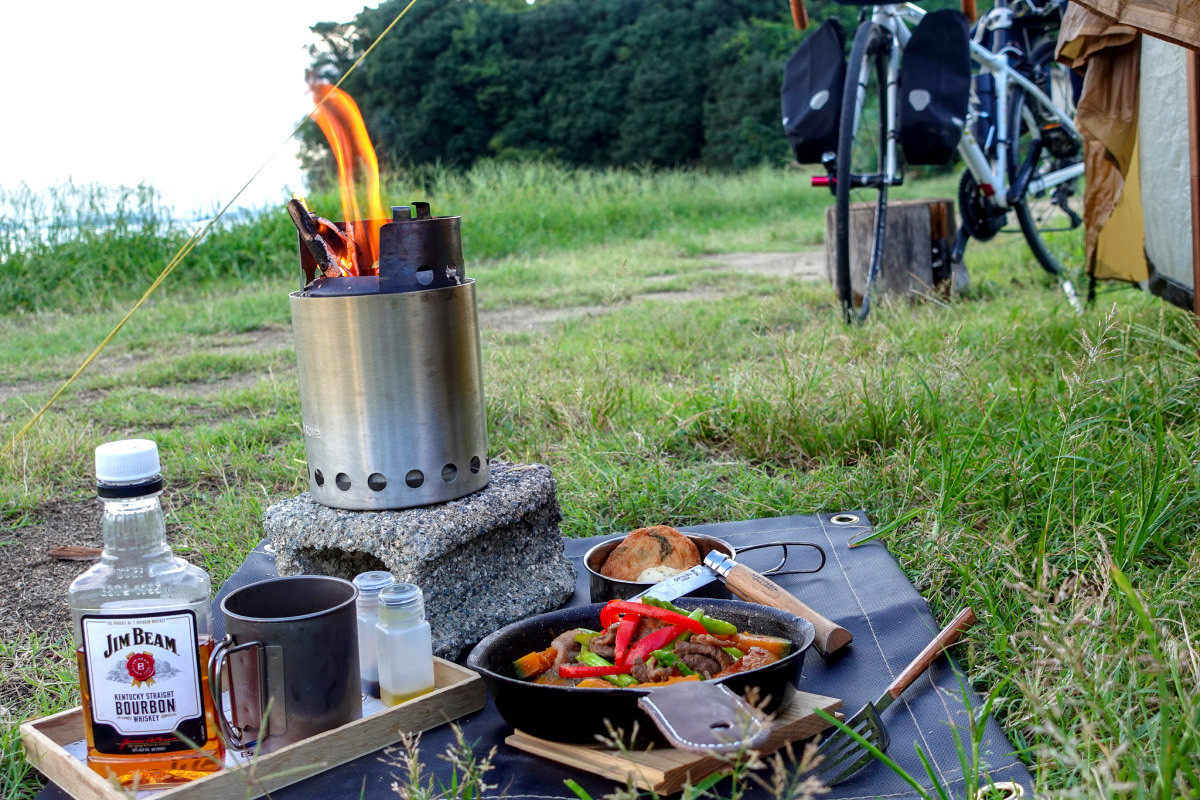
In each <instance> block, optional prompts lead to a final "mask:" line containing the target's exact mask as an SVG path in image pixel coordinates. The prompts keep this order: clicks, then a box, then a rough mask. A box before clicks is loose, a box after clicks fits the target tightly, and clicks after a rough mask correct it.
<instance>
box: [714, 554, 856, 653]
mask: <svg viewBox="0 0 1200 800" xmlns="http://www.w3.org/2000/svg"><path fill="white" fill-rule="evenodd" d="M724 580H725V585H726V586H728V587H729V591H731V592H733V593H734V594H736V595H737V596H738V597H740V598H742V599H743V600H749V601H750V602H752V603H760V604H762V605H764V606H771V607H772V608H778V609H781V610H783V611H790V612H792V613H793V614H795V615H796V616H797V617H803V618H804V619H806V620H808V621H809V622H811V623H812V625H813V627H814V628H816V629H817V638H816V639H814V640H813V646H814V647H816V648H817V652H818V653H820V654H821V655H823V656H827V655H829V654H830V653H835V652H837V651H838V650H841V649H842V648H843V647H845V646H846V645H848V644H850V640H851V639H853V638H854V637H853V636H852V635H851V634H850V631H848V630H846V629H845V628H843V627H842V626H841V625H838V624H837V623H836V622H833V621H832V620H829V619H826V618H825V617H823V616H821V615H820V614H818V613H817V612H816V611H813V610H812V609H811V608H809V607H808V606H806V605H805V604H804V603H803V602H801V601H800V600H799V598H797V597H795V596H794V595H792V594H791V593H790V592H788V591H787V590H786V589H782V588H780V586H779V585H778V584H777V583H775V582H773V581H772V580H770V579H769V578H767V577H766V576H764V575H762V574H760V573H758V572H755V571H754V570H752V569H750V567H747V566H746V565H745V564H734V565H733V567H732V568H731V569H730V570H729V572H728V573H727V574H726V575H725V576H724Z"/></svg>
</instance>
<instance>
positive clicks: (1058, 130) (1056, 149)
mask: <svg viewBox="0 0 1200 800" xmlns="http://www.w3.org/2000/svg"><path fill="white" fill-rule="evenodd" d="M1042 147H1045V148H1046V149H1047V150H1048V151H1049V152H1050V155H1052V156H1054V157H1055V158H1074V157H1075V156H1077V155H1079V141H1078V140H1077V139H1076V138H1075V137H1074V136H1072V135H1071V132H1070V131H1068V130H1067V129H1066V128H1065V127H1063V124H1062V123H1061V122H1051V123H1049V124H1046V125H1043V126H1042Z"/></svg>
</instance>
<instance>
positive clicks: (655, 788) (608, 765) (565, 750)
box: [504, 692, 842, 795]
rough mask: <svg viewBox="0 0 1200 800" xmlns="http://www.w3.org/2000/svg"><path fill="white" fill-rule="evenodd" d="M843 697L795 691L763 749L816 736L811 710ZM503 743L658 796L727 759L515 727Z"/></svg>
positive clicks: (831, 708)
mask: <svg viewBox="0 0 1200 800" xmlns="http://www.w3.org/2000/svg"><path fill="white" fill-rule="evenodd" d="M841 707H842V701H841V700H838V699H837V698H834V697H824V696H822V695H819V694H809V693H808V692H796V696H795V697H794V698H793V699H792V702H791V704H790V705H789V706H788V707H787V708H785V709H783V710H781V711H779V712H778V713H777V715H776V717H775V720H774V723H773V725H772V727H771V735H770V737H769V738H768V739H767V742H766V744H764V745H763V746H762V747H761V748H759V752H760V753H762V754H764V755H765V754H767V753H773V752H775V751H776V750H778V749H779V748H781V747H783V746H784V745H785V744H789V743H791V742H796V741H800V740H801V739H807V738H809V737H812V736H816V735H817V734H818V733H820V732H821V731H823V730H825V729H826V728H828V727H829V723H828V722H826V721H825V720H823V719H821V718H820V717H818V716H817V715H816V714H815V713H813V710H814V709H817V708H819V709H821V710H822V711H825V712H827V713H829V714H833V715H835V716H838V715H837V714H836V712H837V711H839V710H840V709H841ZM504 742H505V744H508V745H510V746H512V747H515V748H517V749H518V750H524V751H525V752H527V753H532V754H533V755H536V756H541V757H542V758H548V759H550V760H551V761H557V762H558V763H560V764H566V765H567V766H569V767H575V768H576V769H581V770H583V771H585V772H591V773H593V774H595V775H599V776H601V777H603V778H608V779H609V780H613V781H616V782H618V783H622V784H623V783H627V782H628V781H630V780H632V781H633V782H634V783H635V784H636V785H637V786H638V788H640V789H643V790H645V791H651V792H655V793H657V794H659V795H666V794H674V793H675V792H678V791H680V790H681V789H683V787H684V786H685V785H688V784H695V783H696V782H697V781H699V780H701V779H702V778H705V777H707V776H708V775H711V774H712V773H714V772H716V771H718V770H721V769H724V768H726V767H727V766H728V765H727V762H726V761H724V760H723V759H720V758H716V757H713V756H705V755H697V754H696V753H687V752H684V751H683V750H676V749H675V748H673V747H666V746H662V747H655V748H652V749H650V750H644V751H627V752H624V753H622V752H618V751H616V750H610V749H609V748H607V747H604V746H603V745H601V744H594V745H588V744H560V743H559V742H550V741H546V740H545V739H538V738H537V737H534V736H529V735H528V734H525V733H522V732H521V731H514V732H513V733H512V735H510V736H509V737H508V738H506V739H505V740H504Z"/></svg>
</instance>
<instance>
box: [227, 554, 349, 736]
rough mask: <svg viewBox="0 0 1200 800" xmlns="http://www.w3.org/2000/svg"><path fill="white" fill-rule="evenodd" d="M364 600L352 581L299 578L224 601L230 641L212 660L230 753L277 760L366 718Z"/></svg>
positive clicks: (249, 588) (231, 595) (244, 591)
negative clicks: (292, 747)
mask: <svg viewBox="0 0 1200 800" xmlns="http://www.w3.org/2000/svg"><path fill="white" fill-rule="evenodd" d="M357 599H358V589H357V588H356V587H355V586H354V584H352V583H350V582H349V581H345V580H342V579H341V578H331V577H325V576H320V575H298V576H296V577H291V578H272V579H270V580H265V581H260V582H258V583H252V584H250V585H249V586H243V587H242V588H240V589H237V590H235V591H233V592H230V593H229V595H227V596H226V597H225V599H224V600H222V601H221V612H222V613H223V614H224V615H225V631H226V634H225V638H224V639H223V640H221V641H220V642H218V643H217V645H216V647H214V648H213V652H212V656H211V657H210V658H209V660H208V690H209V693H210V694H211V695H212V698H213V707H214V709H215V711H216V716H217V729H218V730H219V731H220V734H221V739H222V740H223V741H224V742H225V745H226V746H227V747H229V748H230V749H232V750H235V751H238V752H243V751H246V750H249V749H251V748H254V747H255V745H257V748H256V750H257V752H258V753H259V754H263V753H270V752H272V751H274V750H278V749H279V748H281V747H283V746H284V745H288V744H292V743H294V742H298V741H300V740H301V739H306V738H308V737H309V736H313V735H314V734H318V733H321V732H322V731H327V730H331V729H333V728H336V727H338V726H340V725H344V724H346V723H347V722H351V721H353V720H356V719H359V718H361V717H362V693H361V689H360V686H359V675H358V619H357V616H356V610H355V601H356V600H357ZM226 676H228V680H229V709H230V711H231V712H232V716H233V719H232V720H230V719H228V718H227V717H226V716H225V708H224V706H223V704H222V702H221V681H222V679H223V678H225V677H226Z"/></svg>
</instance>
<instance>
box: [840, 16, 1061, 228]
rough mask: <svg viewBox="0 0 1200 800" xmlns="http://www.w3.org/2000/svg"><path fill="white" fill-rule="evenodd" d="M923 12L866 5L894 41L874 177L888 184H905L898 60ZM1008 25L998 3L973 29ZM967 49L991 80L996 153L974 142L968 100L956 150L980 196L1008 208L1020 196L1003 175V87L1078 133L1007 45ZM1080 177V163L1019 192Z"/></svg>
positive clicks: (1006, 142)
mask: <svg viewBox="0 0 1200 800" xmlns="http://www.w3.org/2000/svg"><path fill="white" fill-rule="evenodd" d="M924 16H925V11H924V10H923V9H921V8H919V7H918V6H915V5H913V4H912V3H904V4H893V5H881V6H873V7H872V9H871V21H872V22H873V23H875V24H876V25H878V26H879V27H881V28H883V29H884V30H886V31H888V32H889V34H890V35H891V38H892V42H893V46H892V48H891V52H890V53H889V55H888V67H887V108H888V118H887V128H886V130H887V143H886V150H885V158H884V173H883V175H882V176H879V179H880V180H882V181H883V182H884V183H886V184H887V185H889V186H898V185H900V184H901V183H903V182H904V176H903V173H902V171H901V169H900V166H899V159H898V157H897V153H896V115H897V113H898V111H897V109H898V106H897V100H898V94H899V85H898V83H899V75H900V58H901V54H902V53H903V51H904V48H905V47H906V46H907V44H908V41H909V39H910V38H911V35H912V34H911V31H910V30H909V25H910V24H915V23H917V22H919V21H920V20H921V18H922V17H924ZM1011 24H1012V10H1011V9H1010V8H1007V7H1004V6H997V7H996V8H994V9H992V10H991V11H989V12H988V13H987V14H986V15H985V16H984V18H983V19H982V20H980V22H979V25H978V30H979V31H981V32H982V31H989V30H1000V29H1003V28H1007V27H1010V26H1011ZM970 51H971V60H972V61H973V62H974V63H975V64H977V65H978V66H979V68H980V70H981V71H982V72H984V73H987V74H990V75H992V76H993V78H994V80H995V84H996V90H995V91H996V119H995V121H994V123H995V128H994V129H995V134H996V155H995V158H994V159H991V160H989V159H988V157H987V153H986V152H985V150H984V148H983V147H982V146H981V145H980V143H979V142H978V141H976V139H975V135H974V133H973V132H972V123H973V122H974V121H975V120H976V119H977V114H978V112H977V110H976V109H977V106H978V104H977V103H975V102H972V103H971V105H970V107H969V110H968V113H967V119H966V121H965V123H964V125H963V133H962V139H961V140H960V141H959V144H958V152H959V155H961V156H962V159H963V161H964V162H965V163H966V165H967V169H968V170H970V172H971V174H972V175H973V176H974V177H975V180H976V182H977V183H978V184H979V187H980V190H981V191H982V192H983V193H984V195H986V196H987V197H989V198H990V199H991V200H992V202H993V203H995V204H996V206H998V207H999V208H1001V209H1008V208H1009V207H1010V206H1011V205H1012V203H1014V202H1016V201H1018V200H1020V199H1021V198H1020V197H1016V196H1012V191H1011V190H1012V189H1013V187H1011V186H1010V185H1009V179H1008V176H1009V174H1010V173H1011V172H1012V171H1011V170H1010V159H1012V158H1013V147H1012V138H1011V136H1012V132H1011V131H1010V130H1009V128H1010V127H1011V126H1010V124H1009V123H1010V121H1011V120H1010V118H1009V110H1008V90H1009V88H1010V84H1017V85H1019V86H1020V87H1021V88H1022V89H1024V90H1025V92H1026V95H1027V96H1028V97H1029V98H1032V100H1034V101H1035V102H1037V104H1038V105H1040V106H1041V107H1042V108H1043V109H1045V111H1046V112H1047V115H1048V117H1049V118H1052V119H1053V120H1054V121H1056V122H1057V123H1059V124H1061V125H1062V126H1063V127H1065V128H1066V129H1067V130H1068V131H1070V133H1071V135H1072V136H1076V137H1078V131H1077V130H1076V128H1075V123H1074V121H1073V120H1071V119H1070V118H1068V117H1067V116H1065V115H1064V114H1063V113H1062V112H1061V111H1060V110H1059V109H1058V108H1057V107H1056V106H1055V105H1054V102H1053V100H1051V98H1050V97H1048V96H1047V95H1046V93H1045V92H1043V91H1042V90H1041V88H1040V87H1038V85H1037V84H1035V83H1034V82H1033V81H1031V80H1029V79H1028V78H1026V77H1025V76H1024V75H1022V74H1021V73H1020V72H1018V71H1017V70H1015V69H1014V68H1013V66H1012V64H1011V63H1010V47H1008V46H1006V47H1004V48H1002V49H1001V50H1000V52H992V51H991V50H989V49H987V48H986V47H984V46H983V45H982V44H980V43H979V42H978V41H977V40H976V39H975V38H973V39H972V40H971V41H970ZM869 68H870V66H869V64H867V63H864V64H863V70H864V72H863V73H860V74H859V75H858V92H857V100H856V107H855V114H854V127H855V131H856V132H857V129H858V124H859V120H860V118H861V114H862V108H863V103H864V102H865V100H866V98H865V93H866V86H867V83H868V77H867V74H866V73H865V70H867V69H869ZM1082 175H1083V163H1082V162H1080V163H1078V164H1074V165H1072V166H1070V167H1066V168H1064V169H1060V170H1057V171H1055V172H1052V173H1050V174H1049V175H1045V176H1042V177H1041V178H1039V179H1037V180H1034V181H1031V182H1030V183H1029V184H1028V185H1027V186H1025V187H1023V191H1022V192H1021V193H1022V194H1024V193H1025V192H1029V193H1034V194H1040V193H1041V192H1044V191H1046V190H1047V189H1051V188H1053V187H1055V186H1057V185H1059V184H1062V183H1065V182H1067V181H1070V180H1074V179H1075V178H1079V177H1081V176H1082Z"/></svg>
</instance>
